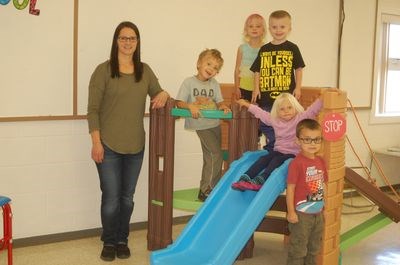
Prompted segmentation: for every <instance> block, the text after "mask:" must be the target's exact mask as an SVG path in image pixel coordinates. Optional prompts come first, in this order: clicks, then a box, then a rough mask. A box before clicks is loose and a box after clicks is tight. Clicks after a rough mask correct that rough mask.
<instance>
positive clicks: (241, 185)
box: [231, 181, 246, 191]
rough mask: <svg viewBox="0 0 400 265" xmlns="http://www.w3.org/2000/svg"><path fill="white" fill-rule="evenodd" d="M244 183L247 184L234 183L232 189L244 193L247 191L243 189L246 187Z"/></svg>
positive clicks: (241, 182)
mask: <svg viewBox="0 0 400 265" xmlns="http://www.w3.org/2000/svg"><path fill="white" fill-rule="evenodd" d="M243 182H246V181H237V182H234V183H233V184H232V185H231V187H232V189H234V190H239V191H244V190H245V189H244V188H243V187H244V186H243Z"/></svg>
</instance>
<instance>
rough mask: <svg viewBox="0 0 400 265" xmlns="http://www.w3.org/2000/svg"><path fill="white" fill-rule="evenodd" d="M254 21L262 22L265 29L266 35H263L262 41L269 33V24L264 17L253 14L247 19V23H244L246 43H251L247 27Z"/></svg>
mask: <svg viewBox="0 0 400 265" xmlns="http://www.w3.org/2000/svg"><path fill="white" fill-rule="evenodd" d="M253 19H259V20H261V23H262V26H263V28H264V33H263V35H262V38H261V39H262V40H264V38H265V35H266V33H267V30H266V28H267V23H266V22H265V19H264V17H263V16H261V15H260V14H251V15H250V16H248V17H247V19H246V21H245V22H244V27H243V38H244V40H245V41H246V42H248V41H249V36H248V35H247V25H248V24H249V23H250V21H252V20H253Z"/></svg>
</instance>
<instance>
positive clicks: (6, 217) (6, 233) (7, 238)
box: [0, 196, 13, 265]
mask: <svg viewBox="0 0 400 265" xmlns="http://www.w3.org/2000/svg"><path fill="white" fill-rule="evenodd" d="M10 202H11V199H10V198H7V197H4V196H0V206H1V208H2V209H3V238H0V251H1V250H3V249H7V252H8V253H7V254H8V255H7V257H8V265H12V264H13V262H12V261H13V259H12V212H11V206H10Z"/></svg>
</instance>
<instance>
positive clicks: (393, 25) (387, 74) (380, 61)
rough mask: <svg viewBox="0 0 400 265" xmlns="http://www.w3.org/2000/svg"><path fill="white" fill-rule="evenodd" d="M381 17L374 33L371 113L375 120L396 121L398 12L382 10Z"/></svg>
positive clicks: (399, 97) (399, 116) (399, 112)
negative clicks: (392, 13) (372, 101)
mask: <svg viewBox="0 0 400 265" xmlns="http://www.w3.org/2000/svg"><path fill="white" fill-rule="evenodd" d="M380 17H381V19H380V21H378V24H377V36H376V37H377V42H376V46H377V48H376V53H375V79H374V80H375V84H374V88H375V89H374V97H373V98H374V99H373V100H374V104H373V108H372V110H373V115H372V116H373V120H374V121H375V122H399V121H400V15H399V16H397V15H389V14H381V16H380ZM378 20H379V19H378Z"/></svg>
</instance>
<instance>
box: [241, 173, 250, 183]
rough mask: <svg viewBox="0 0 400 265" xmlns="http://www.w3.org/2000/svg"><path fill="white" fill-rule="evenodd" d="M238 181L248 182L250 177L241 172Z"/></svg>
mask: <svg viewBox="0 0 400 265" xmlns="http://www.w3.org/2000/svg"><path fill="white" fill-rule="evenodd" d="M239 181H247V182H250V181H251V178H250V177H249V175H247V174H243V175H241V176H240V178H239Z"/></svg>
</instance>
